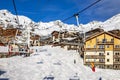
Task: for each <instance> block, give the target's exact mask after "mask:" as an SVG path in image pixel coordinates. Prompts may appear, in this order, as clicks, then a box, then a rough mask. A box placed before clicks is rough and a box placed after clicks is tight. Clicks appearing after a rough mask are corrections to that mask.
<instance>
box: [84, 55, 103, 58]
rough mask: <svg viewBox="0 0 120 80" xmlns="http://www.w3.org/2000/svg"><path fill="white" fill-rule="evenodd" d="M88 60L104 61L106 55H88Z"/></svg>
mask: <svg viewBox="0 0 120 80" xmlns="http://www.w3.org/2000/svg"><path fill="white" fill-rule="evenodd" d="M85 58H86V59H104V58H105V55H86V56H85Z"/></svg>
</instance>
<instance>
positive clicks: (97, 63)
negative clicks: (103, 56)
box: [85, 61, 105, 65]
mask: <svg viewBox="0 0 120 80" xmlns="http://www.w3.org/2000/svg"><path fill="white" fill-rule="evenodd" d="M94 64H95V65H105V62H104V61H103V62H94ZM85 65H91V62H85Z"/></svg>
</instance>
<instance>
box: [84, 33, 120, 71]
mask: <svg viewBox="0 0 120 80" xmlns="http://www.w3.org/2000/svg"><path fill="white" fill-rule="evenodd" d="M84 49H85V52H84V64H85V65H88V66H91V63H94V65H95V66H96V67H99V68H107V69H120V37H119V36H116V35H114V34H112V33H110V32H104V31H103V32H100V33H95V34H93V35H91V36H89V37H88V38H87V39H86V41H85V45H84Z"/></svg>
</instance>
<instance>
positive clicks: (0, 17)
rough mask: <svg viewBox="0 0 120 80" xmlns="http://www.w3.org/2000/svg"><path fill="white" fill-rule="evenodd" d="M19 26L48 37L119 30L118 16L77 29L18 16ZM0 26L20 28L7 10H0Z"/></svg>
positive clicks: (58, 22)
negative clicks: (61, 32)
mask: <svg viewBox="0 0 120 80" xmlns="http://www.w3.org/2000/svg"><path fill="white" fill-rule="evenodd" d="M18 18H19V24H20V25H21V26H22V27H21V28H23V29H26V27H27V26H30V27H31V28H32V29H34V30H35V31H34V32H33V33H36V34H39V35H43V36H45V35H49V34H51V32H52V31H54V30H56V31H64V30H67V31H84V32H87V31H89V30H91V29H95V28H101V29H104V30H105V31H109V30H113V29H120V14H117V15H115V16H113V17H111V18H109V19H108V20H106V21H104V22H101V21H92V22H90V23H87V24H84V25H83V24H80V26H79V27H77V26H76V25H74V24H72V25H68V24H65V23H63V22H61V21H60V20H56V21H51V22H46V23H44V22H37V23H36V22H34V21H32V20H31V19H30V18H28V17H26V16H23V15H18ZM0 24H3V25H4V27H5V28H6V27H7V25H8V24H9V25H13V27H14V28H16V27H20V26H18V21H17V18H16V16H15V15H13V14H12V13H11V12H9V11H8V10H0Z"/></svg>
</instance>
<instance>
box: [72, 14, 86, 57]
mask: <svg viewBox="0 0 120 80" xmlns="http://www.w3.org/2000/svg"><path fill="white" fill-rule="evenodd" d="M74 17H75V18H76V22H77V26H78V27H80V23H79V14H74ZM81 29H82V27H81ZM81 32H82V33H81ZM81 32H80V31H79V38H82V41H81V40H79V49H78V52H79V55H81V54H82V47H83V46H84V41H85V32H84V33H83V29H82V31H81Z"/></svg>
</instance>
